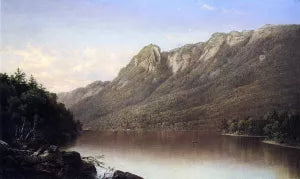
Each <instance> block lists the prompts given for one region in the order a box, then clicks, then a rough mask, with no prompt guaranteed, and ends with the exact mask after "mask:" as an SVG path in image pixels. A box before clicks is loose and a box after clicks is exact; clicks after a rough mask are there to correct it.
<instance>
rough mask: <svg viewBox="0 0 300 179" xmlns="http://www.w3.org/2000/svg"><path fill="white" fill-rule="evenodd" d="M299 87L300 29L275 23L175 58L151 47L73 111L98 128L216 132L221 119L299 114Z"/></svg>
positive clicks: (220, 36) (189, 48) (218, 36)
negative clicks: (272, 112)
mask: <svg viewBox="0 0 300 179" xmlns="http://www.w3.org/2000/svg"><path fill="white" fill-rule="evenodd" d="M299 86H300V25H279V26H270V25H268V26H264V27H262V28H260V29H258V30H255V31H243V32H235V31H234V32H230V33H228V34H225V33H215V34H213V35H212V37H211V38H210V39H209V40H208V41H207V42H205V43H197V44H190V45H185V46H183V47H181V48H177V49H174V50H172V51H169V52H161V50H160V48H159V47H158V46H156V45H152V44H151V45H148V46H146V47H144V48H143V49H142V50H141V51H140V52H139V53H138V54H137V55H136V56H134V57H133V58H132V60H131V61H130V63H129V64H128V65H127V66H126V67H125V68H123V69H122V70H121V71H120V72H119V75H118V76H117V77H116V78H115V79H114V80H113V81H112V82H110V83H109V84H107V85H106V86H105V87H103V89H102V90H101V91H99V92H97V93H94V94H93V95H92V96H89V97H87V98H84V99H80V100H77V99H74V100H76V101H75V102H72V104H71V105H68V106H69V107H70V109H71V111H72V112H73V113H74V116H75V118H76V119H79V120H81V121H82V122H83V123H84V127H85V128H91V129H99V130H100V129H126V128H130V129H177V130H181V129H182V130H183V129H196V130H216V124H217V123H218V122H219V121H220V119H243V118H246V117H248V116H252V117H257V116H261V115H263V114H264V113H266V112H268V111H270V110H274V109H276V110H286V109H289V110H292V111H299V110H300V88H299ZM71 96H72V95H71ZM70 99H72V98H70ZM60 100H61V101H62V102H64V101H65V100H64V99H63V98H60ZM67 103H68V104H70V102H67Z"/></svg>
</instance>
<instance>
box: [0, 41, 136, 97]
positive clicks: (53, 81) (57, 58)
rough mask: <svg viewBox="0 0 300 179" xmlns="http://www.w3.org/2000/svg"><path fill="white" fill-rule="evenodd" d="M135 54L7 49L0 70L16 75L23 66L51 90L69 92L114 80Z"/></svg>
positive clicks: (99, 49)
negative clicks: (17, 69)
mask: <svg viewBox="0 0 300 179" xmlns="http://www.w3.org/2000/svg"><path fill="white" fill-rule="evenodd" d="M110 48H111V49H110ZM118 49H119V50H118ZM134 53H135V51H133V50H127V49H122V48H118V47H115V48H114V47H106V48H104V47H86V48H84V49H77V50H74V51H71V52H70V51H64V50H60V49H47V48H40V47H36V46H32V45H28V46H27V47H26V48H24V49H13V48H9V47H5V48H2V49H1V51H0V57H1V68H0V70H1V72H7V73H13V72H14V71H15V70H16V68H18V67H20V68H21V69H22V70H23V71H25V72H26V73H27V74H32V75H34V76H35V77H36V78H37V80H38V81H39V82H40V83H42V84H44V85H45V87H46V88H47V89H48V90H50V91H54V92H61V91H69V90H72V89H74V88H77V87H81V86H85V85H87V84H88V83H91V82H92V81H94V80H111V79H113V78H114V77H115V76H116V75H117V73H118V71H119V69H120V68H122V67H124V66H125V65H126V64H127V63H128V61H129V59H130V58H131V57H132V56H133V55H134Z"/></svg>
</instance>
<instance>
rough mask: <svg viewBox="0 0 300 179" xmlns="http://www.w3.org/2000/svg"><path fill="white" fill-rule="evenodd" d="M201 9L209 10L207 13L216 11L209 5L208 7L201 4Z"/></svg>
mask: <svg viewBox="0 0 300 179" xmlns="http://www.w3.org/2000/svg"><path fill="white" fill-rule="evenodd" d="M201 7H202V8H203V9H206V10H209V11H214V10H216V8H215V7H213V6H211V5H208V4H202V5H201Z"/></svg>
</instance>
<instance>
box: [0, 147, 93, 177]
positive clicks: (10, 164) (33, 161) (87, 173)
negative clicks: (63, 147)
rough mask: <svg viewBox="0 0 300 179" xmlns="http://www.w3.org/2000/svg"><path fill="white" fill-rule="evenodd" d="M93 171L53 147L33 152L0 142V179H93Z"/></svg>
mask: <svg viewBox="0 0 300 179" xmlns="http://www.w3.org/2000/svg"><path fill="white" fill-rule="evenodd" d="M96 174H97V172H96V168H95V166H94V165H93V164H91V163H88V162H85V161H83V160H82V159H81V156H80V154H79V153H77V152H64V151H63V152H62V151H59V150H58V148H57V147H56V146H50V147H46V148H45V147H41V148H40V149H39V150H37V151H36V152H34V151H31V150H21V149H17V148H12V147H10V146H9V145H8V144H6V143H5V142H3V141H0V178H24V179H26V178H66V179H67V178H85V179H95V178H96Z"/></svg>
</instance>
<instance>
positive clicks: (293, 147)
mask: <svg viewBox="0 0 300 179" xmlns="http://www.w3.org/2000/svg"><path fill="white" fill-rule="evenodd" d="M261 142H262V143H264V144H269V145H276V146H279V147H286V148H291V149H298V150H300V146H294V145H288V144H281V143H278V142H275V141H272V140H263V141H261Z"/></svg>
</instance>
